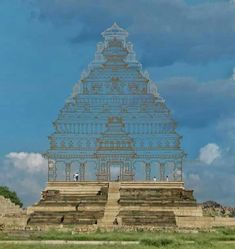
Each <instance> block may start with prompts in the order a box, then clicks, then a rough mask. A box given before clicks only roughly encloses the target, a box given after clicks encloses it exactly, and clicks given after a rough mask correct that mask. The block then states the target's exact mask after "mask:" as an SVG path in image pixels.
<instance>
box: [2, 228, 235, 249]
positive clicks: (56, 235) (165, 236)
mask: <svg viewBox="0 0 235 249" xmlns="http://www.w3.org/2000/svg"><path fill="white" fill-rule="evenodd" d="M0 240H76V241H77V240H80V241H81V240H104V241H139V242H140V244H139V245H118V244H117V245H102V246H101V245H99V246H98V245H40V244H38V245H14V244H10V245H9V244H0V248H1V249H29V248H30V249H32V248H35V249H47V248H48V249H49V248H50V249H53V248H56V249H60V248H61V249H62V248H63V249H73V248H80V249H88V248H92V249H98V248H99V249H106V248H107V249H108V248H112V249H119V248H125V249H129V248H130V249H133V248H135V249H138V248H143V249H145V248H146V249H147V248H148V249H151V248H165V249H181V248H182V249H204V248H215V249H217V248H218V249H232V248H234V249H235V229H225V228H218V229H216V230H213V231H198V232H197V233H195V232H176V231H175V232H174V231H155V232H121V231H115V232H100V231H97V232H93V233H74V232H73V233H72V231H67V232H64V231H58V230H50V231H47V232H35V233H30V232H29V233H23V234H18V235H17V233H16V234H14V233H12V234H7V233H3V232H1V233H0ZM225 242H226V243H225ZM228 242H233V243H231V244H228Z"/></svg>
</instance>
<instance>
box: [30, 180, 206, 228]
mask: <svg viewBox="0 0 235 249" xmlns="http://www.w3.org/2000/svg"><path fill="white" fill-rule="evenodd" d="M27 212H28V215H29V219H28V224H29V225H59V224H60V225H61V224H63V225H71V224H74V225H77V226H84V225H97V226H98V227H108V226H117V227H120V226H152V227H177V226H179V224H183V221H182V220H181V218H184V219H185V217H188V218H189V219H190V220H193V219H195V218H197V219H198V218H200V217H202V209H201V207H200V206H198V205H197V203H196V200H195V199H194V197H193V191H192V190H185V189H184V183H183V182H49V183H48V185H47V187H46V189H45V190H44V191H43V192H42V198H41V200H40V201H39V202H38V203H37V204H35V205H34V206H32V207H30V208H28V210H27Z"/></svg>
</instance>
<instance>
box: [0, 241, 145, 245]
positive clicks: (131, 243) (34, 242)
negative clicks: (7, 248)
mask: <svg viewBox="0 0 235 249" xmlns="http://www.w3.org/2000/svg"><path fill="white" fill-rule="evenodd" d="M139 243H140V242H139V241H105V240H102V241H97V240H96V241H94V240H93V241H79V240H1V241H0V244H20V245H35V244H44V245H104V244H108V245H114V244H119V245H138V244H139Z"/></svg>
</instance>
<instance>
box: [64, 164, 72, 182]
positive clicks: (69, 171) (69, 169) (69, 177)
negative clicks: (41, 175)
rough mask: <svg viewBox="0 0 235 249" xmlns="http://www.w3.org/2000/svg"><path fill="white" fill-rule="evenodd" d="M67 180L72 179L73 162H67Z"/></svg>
mask: <svg viewBox="0 0 235 249" xmlns="http://www.w3.org/2000/svg"><path fill="white" fill-rule="evenodd" d="M65 180H66V181H70V180H71V163H70V162H66V163H65Z"/></svg>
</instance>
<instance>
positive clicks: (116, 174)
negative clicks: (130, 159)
mask: <svg viewBox="0 0 235 249" xmlns="http://www.w3.org/2000/svg"><path fill="white" fill-rule="evenodd" d="M122 165H123V163H122V162H119V161H111V162H109V172H110V176H109V179H110V181H117V180H120V179H121V167H122Z"/></svg>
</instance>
